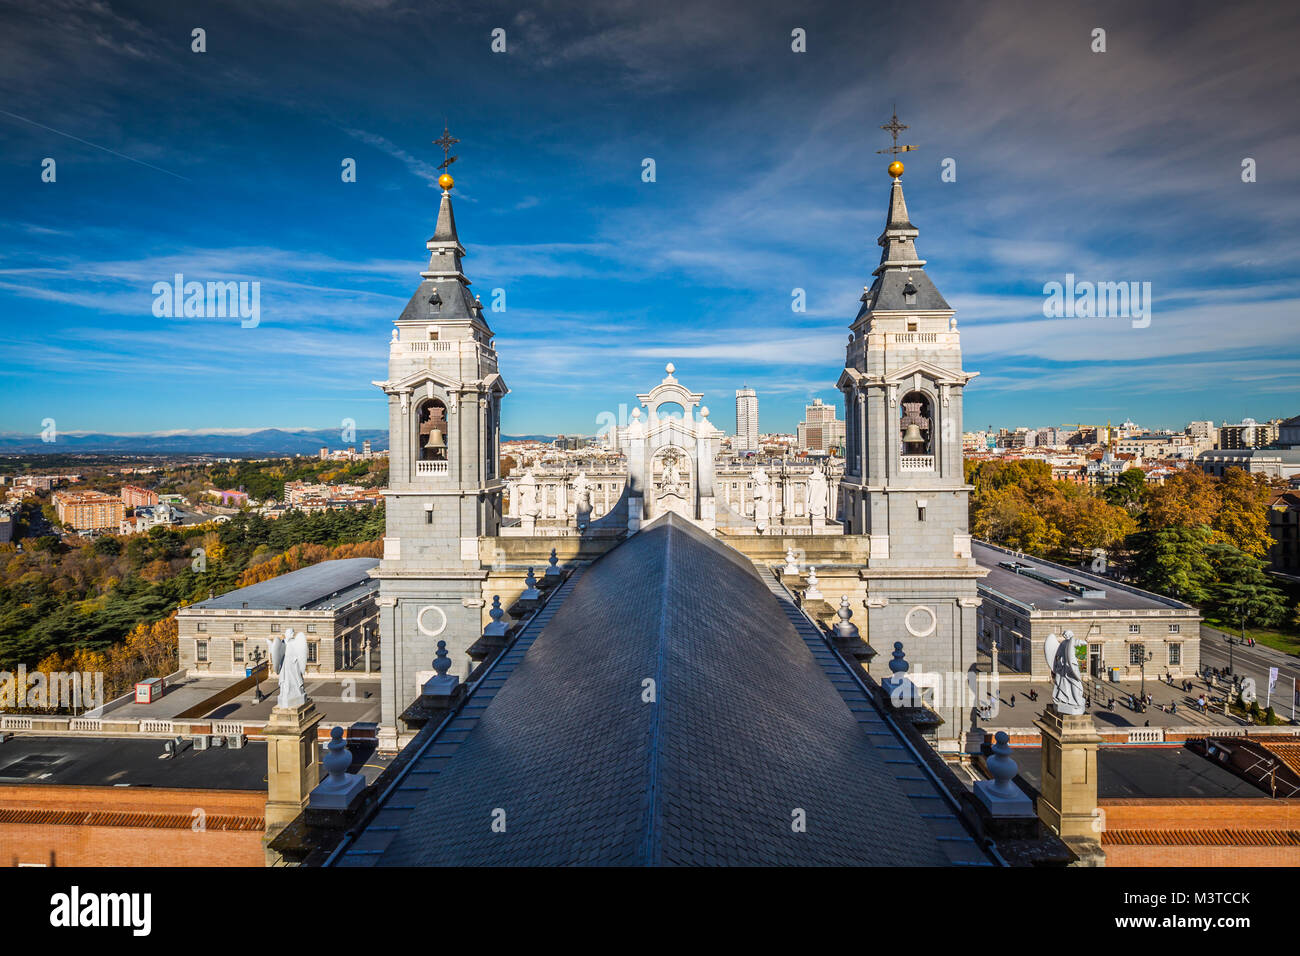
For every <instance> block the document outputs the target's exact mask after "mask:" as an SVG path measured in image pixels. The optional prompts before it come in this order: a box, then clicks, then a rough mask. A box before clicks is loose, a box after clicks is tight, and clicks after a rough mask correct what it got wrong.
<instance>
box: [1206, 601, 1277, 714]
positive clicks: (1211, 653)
mask: <svg viewBox="0 0 1300 956" xmlns="http://www.w3.org/2000/svg"><path fill="white" fill-rule="evenodd" d="M1229 637H1232V639H1233V640H1234V641H1235V642H1236V643H1234V644H1233V645H1232V646H1231V653H1229V645H1228V638H1229ZM1229 657H1231V660H1232V668H1233V670H1234V671H1236V672H1237V673H1238V674H1240V675H1241V676H1242V677H1253V678H1254V679H1255V689H1256V691H1257V692H1258V693H1259V704H1260V706H1261V707H1263V706H1264V701H1265V698H1266V697H1267V696H1268V669H1269V668H1270V667H1276V668H1277V669H1278V676H1277V684H1276V686H1275V687H1274V688H1273V707H1274V709H1275V710H1276V711H1277V715H1278V716H1279V717H1287V718H1290V717H1291V716H1292V712H1291V704H1290V700H1289V698H1290V696H1291V680H1292V678H1295V679H1296V680H1297V681H1300V658H1297V657H1295V656H1293V655H1291V654H1285V653H1283V652H1282V651H1275V650H1273V649H1272V648H1271V647H1265V646H1263V645H1262V644H1256V645H1255V646H1254V647H1246V646H1244V645H1243V644H1242V643H1241V638H1240V637H1233V636H1232V635H1230V634H1226V633H1224V632H1223V631H1220V630H1217V629H1215V628H1213V627H1210V626H1209V625H1206V624H1202V625H1201V664H1202V665H1209V666H1210V667H1217V668H1219V670H1225V669H1226V668H1227V667H1228V660H1229Z"/></svg>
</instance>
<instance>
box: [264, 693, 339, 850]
mask: <svg viewBox="0 0 1300 956" xmlns="http://www.w3.org/2000/svg"><path fill="white" fill-rule="evenodd" d="M323 716H324V715H323V714H321V713H320V712H319V711H317V710H316V705H315V704H314V703H313V702H312V701H311V700H308V701H307V702H306V703H305V704H302V705H301V706H299V707H294V708H287V707H276V708H273V709H272V711H271V719H270V720H269V721H267V724H266V835H265V837H264V838H263V843H264V844H267V843H270V842H271V841H272V840H273V839H275V837H276V836H277V835H278V834H279V833H280V831H281V830H283V829H284V828H285V827H286V826H288V825H289V824H290V823H292V822H293V821H294V820H296V819H297V818H298V817H299V816H300V815H301V814H302V811H303V809H304V808H305V807H306V806H307V798H308V797H309V796H310V795H311V792H312V789H313V788H315V786H316V785H317V784H318V783H320V749H319V747H318V745H317V743H316V727H317V725H318V724H319V723H320V722H321V719H322V717H323ZM267 854H268V862H275V860H274V859H272V856H276V857H278V854H274V853H273V851H271V850H269V849H268V851H267Z"/></svg>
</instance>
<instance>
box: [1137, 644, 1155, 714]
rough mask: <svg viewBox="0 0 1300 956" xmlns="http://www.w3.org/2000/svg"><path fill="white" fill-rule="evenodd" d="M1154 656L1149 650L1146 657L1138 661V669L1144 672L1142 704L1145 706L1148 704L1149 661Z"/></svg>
mask: <svg viewBox="0 0 1300 956" xmlns="http://www.w3.org/2000/svg"><path fill="white" fill-rule="evenodd" d="M1152 656H1153V655H1152V653H1151V652H1150V651H1147V653H1146V657H1144V658H1142V660H1140V661H1138V670H1139V671H1141V672H1142V704H1143V706H1145V705H1146V702H1147V661H1149V660H1151V658H1152Z"/></svg>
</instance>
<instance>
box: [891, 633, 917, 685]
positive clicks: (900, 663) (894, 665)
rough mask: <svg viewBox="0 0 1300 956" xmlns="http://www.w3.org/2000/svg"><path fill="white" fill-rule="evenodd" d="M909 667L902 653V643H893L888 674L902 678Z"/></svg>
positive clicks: (905, 656)
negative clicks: (892, 655)
mask: <svg viewBox="0 0 1300 956" xmlns="http://www.w3.org/2000/svg"><path fill="white" fill-rule="evenodd" d="M911 666H912V665H911V664H909V663H907V655H906V654H905V653H903V642H902V641H894V659H893V660H891V661H890V662H889V671H890V673H892V674H893V675H894V676H895V677H904V676H906V674H907V669H908V668H909V667H911Z"/></svg>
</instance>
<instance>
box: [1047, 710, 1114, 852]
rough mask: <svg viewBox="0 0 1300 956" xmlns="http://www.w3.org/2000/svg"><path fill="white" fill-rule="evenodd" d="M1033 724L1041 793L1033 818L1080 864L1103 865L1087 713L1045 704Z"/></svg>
mask: <svg viewBox="0 0 1300 956" xmlns="http://www.w3.org/2000/svg"><path fill="white" fill-rule="evenodd" d="M1034 725H1035V726H1036V727H1037V728H1038V729H1039V731H1040V732H1041V733H1042V738H1043V750H1042V755H1043V756H1042V760H1043V767H1042V774H1043V785H1042V793H1040V794H1039V797H1038V818H1039V819H1040V820H1042V821H1043V823H1045V824H1047V826H1049V827H1051V828H1052V829H1053V830H1054V831H1056V833H1057V834H1058V835H1059V836H1060V837H1061V839H1062V840H1064V841H1065V843H1066V845H1068V846H1069V847H1070V849H1071V850H1072V851H1073V852H1074V854H1075V855H1076V856H1077V857H1078V858H1079V864H1078V865H1080V866H1105V865H1106V864H1105V860H1106V857H1105V854H1104V853H1103V852H1102V849H1101V830H1102V826H1103V823H1104V820H1103V818H1102V816H1101V814H1100V812H1099V811H1098V807H1097V745H1098V744H1100V743H1101V737H1100V736H1098V734H1097V731H1096V729H1095V728H1094V727H1093V724H1092V718H1091V717H1089V716H1088V715H1087V714H1062V713H1059V712H1058V711H1057V709H1056V705H1055V704H1049V705H1048V707H1047V709H1046V710H1044V711H1043V716H1042V718H1041V719H1039V720H1036V721H1034Z"/></svg>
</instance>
